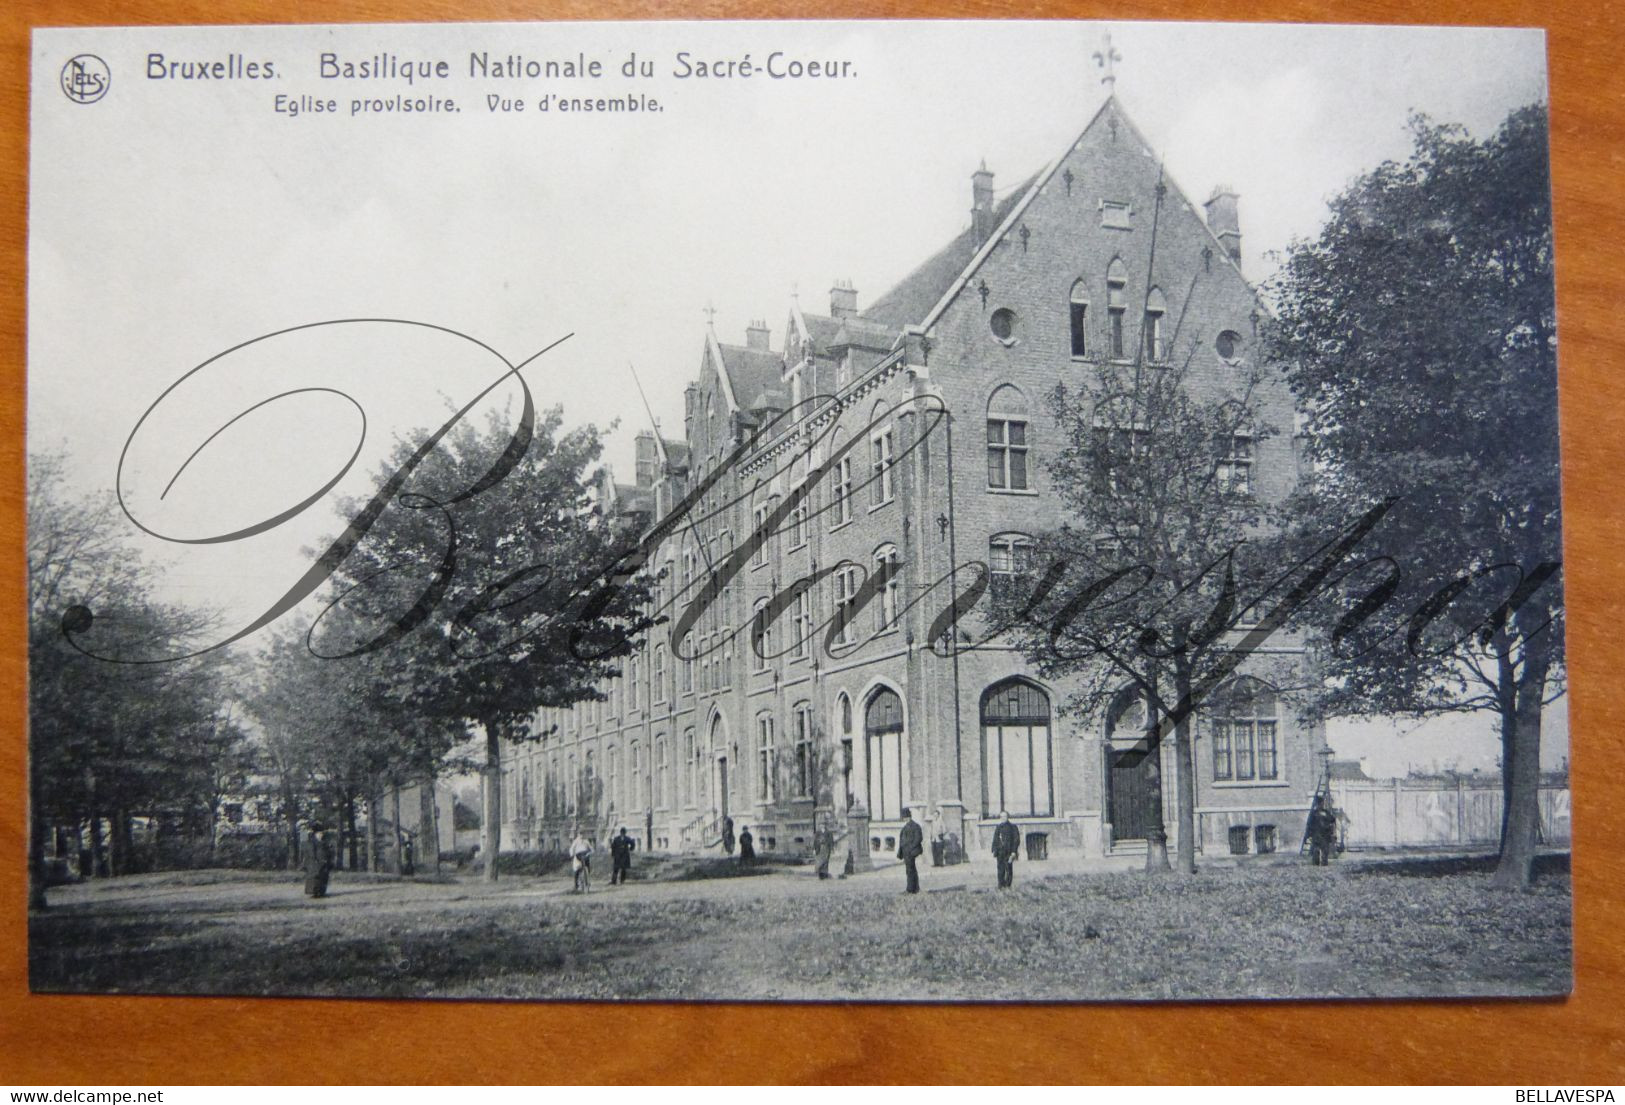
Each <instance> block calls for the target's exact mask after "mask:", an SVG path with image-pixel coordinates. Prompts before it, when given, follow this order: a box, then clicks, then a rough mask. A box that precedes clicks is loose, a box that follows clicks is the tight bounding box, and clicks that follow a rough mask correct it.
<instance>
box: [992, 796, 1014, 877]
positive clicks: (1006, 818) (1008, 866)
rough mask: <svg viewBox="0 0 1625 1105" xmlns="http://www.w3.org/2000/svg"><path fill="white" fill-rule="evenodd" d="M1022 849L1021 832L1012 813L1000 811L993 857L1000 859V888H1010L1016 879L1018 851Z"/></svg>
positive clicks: (994, 838) (994, 839) (994, 834)
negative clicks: (1017, 828) (1012, 819)
mask: <svg viewBox="0 0 1625 1105" xmlns="http://www.w3.org/2000/svg"><path fill="white" fill-rule="evenodd" d="M1019 851H1021V833H1020V832H1018V831H1017V830H1016V826H1015V823H1014V822H1012V821H1011V820H1010V815H1009V814H1008V813H1006V812H1005V811H1003V810H1000V811H999V825H998V827H997V828H996V829H994V830H993V858H994V859H996V860H998V861H999V889H1000V890H1008V889H1010V887H1011V886H1012V885H1013V884H1014V883H1015V881H1016V853H1017V852H1019Z"/></svg>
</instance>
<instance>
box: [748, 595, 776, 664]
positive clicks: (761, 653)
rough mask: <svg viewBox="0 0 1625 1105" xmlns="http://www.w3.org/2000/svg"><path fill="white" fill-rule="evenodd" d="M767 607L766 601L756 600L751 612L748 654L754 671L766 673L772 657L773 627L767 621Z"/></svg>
mask: <svg viewBox="0 0 1625 1105" xmlns="http://www.w3.org/2000/svg"><path fill="white" fill-rule="evenodd" d="M767 605H768V604H767V600H766V599H757V600H756V606H755V608H754V609H753V610H752V611H751V618H750V654H751V667H752V669H753V670H755V671H766V670H767V667H768V660H769V659H770V658H771V657H772V656H773V625H772V623H771V622H769V621H768V609H767Z"/></svg>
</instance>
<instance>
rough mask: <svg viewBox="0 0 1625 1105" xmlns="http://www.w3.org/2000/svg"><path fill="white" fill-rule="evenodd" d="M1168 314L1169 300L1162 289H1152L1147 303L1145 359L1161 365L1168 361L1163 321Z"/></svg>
mask: <svg viewBox="0 0 1625 1105" xmlns="http://www.w3.org/2000/svg"><path fill="white" fill-rule="evenodd" d="M1167 314H1168V300H1167V298H1166V297H1165V296H1164V295H1163V294H1162V289H1161V288H1152V289H1151V294H1150V295H1149V296H1147V297H1146V301H1145V359H1146V360H1148V361H1150V362H1151V363H1153V364H1161V363H1162V362H1163V361H1165V360H1167V359H1168V345H1167V342H1166V341H1165V340H1164V334H1163V320H1164V318H1165V317H1166V316H1167Z"/></svg>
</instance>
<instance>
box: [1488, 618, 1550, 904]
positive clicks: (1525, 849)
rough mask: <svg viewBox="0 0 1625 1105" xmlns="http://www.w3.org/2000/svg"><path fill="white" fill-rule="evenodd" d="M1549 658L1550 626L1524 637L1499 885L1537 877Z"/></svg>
mask: <svg viewBox="0 0 1625 1105" xmlns="http://www.w3.org/2000/svg"><path fill="white" fill-rule="evenodd" d="M1537 613H1538V612H1537ZM1551 663H1552V656H1551V638H1550V635H1549V631H1546V632H1542V633H1539V634H1537V635H1536V637H1535V639H1534V640H1533V641H1530V640H1528V639H1525V642H1524V653H1523V670H1522V671H1521V672H1520V673H1519V674H1518V700H1517V701H1518V708H1517V718H1516V721H1517V726H1516V731H1515V732H1514V734H1513V744H1512V762H1511V768H1512V772H1511V785H1510V788H1509V789H1510V794H1509V800H1508V803H1507V815H1506V839H1505V840H1504V841H1503V842H1502V846H1501V862H1500V863H1499V864H1498V865H1497V866H1496V868H1495V878H1494V885H1495V886H1497V887H1499V888H1501V889H1506V890H1523V889H1526V888H1527V887H1528V886H1529V882H1530V880H1531V879H1532V878H1533V877H1534V865H1535V849H1536V844H1537V842H1538V839H1539V833H1540V722H1541V710H1542V704H1543V700H1544V699H1545V697H1546V675H1547V672H1548V671H1549V670H1550V668H1551Z"/></svg>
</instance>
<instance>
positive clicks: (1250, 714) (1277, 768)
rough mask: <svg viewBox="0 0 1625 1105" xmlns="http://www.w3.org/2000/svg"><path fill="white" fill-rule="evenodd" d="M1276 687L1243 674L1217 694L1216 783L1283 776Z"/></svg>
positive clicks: (1215, 730)
mask: <svg viewBox="0 0 1625 1105" xmlns="http://www.w3.org/2000/svg"><path fill="white" fill-rule="evenodd" d="M1279 710H1280V706H1279V703H1278V702H1277V700H1276V694H1275V690H1274V688H1272V687H1270V686H1269V685H1268V684H1266V683H1263V682H1260V681H1259V680H1257V679H1254V678H1252V677H1251V676H1242V677H1241V678H1240V679H1236V680H1234V681H1232V682H1231V683H1229V684H1227V685H1226V686H1224V687H1223V688H1221V689H1220V690H1219V693H1218V694H1216V695H1214V696H1213V705H1212V707H1211V711H1212V713H1213V778H1214V780H1215V781H1216V782H1237V783H1242V782H1252V781H1254V780H1259V781H1273V780H1276V779H1279V778H1280V777H1281V764H1280V752H1279V745H1278V743H1277V741H1278V734H1277V731H1276V730H1277V728H1278V726H1279V719H1278V714H1279Z"/></svg>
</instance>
